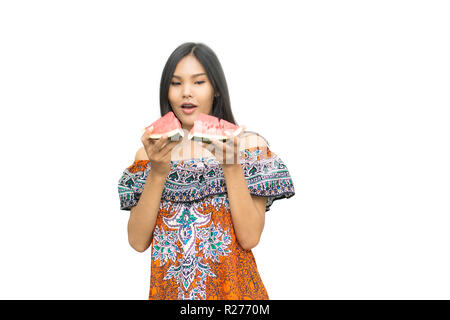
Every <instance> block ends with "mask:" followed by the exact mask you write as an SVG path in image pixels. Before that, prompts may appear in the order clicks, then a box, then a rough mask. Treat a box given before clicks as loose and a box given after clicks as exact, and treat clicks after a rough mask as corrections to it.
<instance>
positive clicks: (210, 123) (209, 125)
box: [188, 113, 242, 143]
mask: <svg viewBox="0 0 450 320" xmlns="http://www.w3.org/2000/svg"><path fill="white" fill-rule="evenodd" d="M225 130H227V131H229V133H230V134H232V135H236V136H237V135H238V134H239V133H240V132H241V131H242V127H239V126H237V125H235V124H233V123H231V122H228V121H226V120H223V119H220V120H219V119H218V118H217V117H214V116H210V115H207V114H204V113H199V115H198V116H197V119H196V120H194V125H193V126H192V128H191V131H190V132H189V135H188V139H191V140H195V141H203V142H206V143H210V142H211V139H215V140H219V141H226V140H227V134H226V133H225Z"/></svg>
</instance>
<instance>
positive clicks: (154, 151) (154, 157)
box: [141, 127, 182, 178]
mask: <svg viewBox="0 0 450 320" xmlns="http://www.w3.org/2000/svg"><path fill="white" fill-rule="evenodd" d="M152 129H153V128H152V127H150V129H145V130H144V131H145V132H144V134H143V135H142V138H141V141H142V144H143V145H144V148H145V152H146V153H147V157H148V159H149V160H150V163H151V171H152V172H154V173H156V174H158V175H161V176H163V177H164V178H166V177H167V175H168V174H169V172H170V158H171V153H172V149H173V148H174V147H175V146H176V145H177V144H178V143H180V142H181V140H182V139H181V138H180V139H179V140H178V141H171V140H169V138H168V137H167V134H164V135H163V136H162V137H161V138H160V139H158V140H154V139H150V134H151V131H152Z"/></svg>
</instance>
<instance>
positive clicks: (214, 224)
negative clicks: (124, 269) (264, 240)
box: [118, 147, 295, 300]
mask: <svg viewBox="0 0 450 320" xmlns="http://www.w3.org/2000/svg"><path fill="white" fill-rule="evenodd" d="M241 166H242V169H243V171H244V176H245V179H246V181H247V184H248V188H249V192H250V194H252V195H258V196H264V197H266V211H269V210H270V207H271V205H272V203H273V202H274V201H275V200H278V199H282V198H290V197H292V196H293V195H294V194H295V190H294V185H293V182H292V178H291V176H290V174H289V171H288V169H287V167H286V165H285V164H284V163H283V161H282V160H281V159H280V158H279V157H278V156H277V155H276V154H274V153H272V152H271V151H270V150H269V148H268V147H265V148H261V147H253V148H248V149H245V150H242V151H241ZM150 170H151V163H150V161H149V160H136V161H134V163H133V164H132V165H131V166H129V167H128V168H127V169H125V171H124V172H123V174H122V176H121V178H120V180H119V186H118V191H119V199H120V209H121V210H130V209H131V207H133V206H135V205H136V204H137V202H138V201H139V198H140V195H141V193H142V191H143V188H144V185H145V181H146V179H147V177H148V174H149V172H150ZM151 259H152V260H151V279H150V292H149V299H151V300H153V299H164V300H166V299H167V300H168V299H174V300H177V299H178V300H193V299H221V300H242V299H252V300H264V299H269V297H268V294H267V291H266V289H265V287H264V284H263V282H262V280H261V277H260V275H259V272H258V269H257V265H256V262H255V259H254V256H253V253H252V251H251V250H245V249H243V248H242V247H241V246H240V244H239V242H238V240H237V238H236V235H235V233H234V228H233V224H232V219H231V211H230V206H229V201H228V195H227V190H226V184H225V177H224V174H223V171H222V167H221V165H220V164H219V163H218V162H217V160H216V159H215V158H213V157H211V158H197V159H189V160H177V161H171V169H170V172H169V174H168V176H167V178H166V181H165V185H164V190H163V194H162V197H161V202H160V206H159V212H158V216H157V220H156V226H155V230H154V232H153V240H152V254H151Z"/></svg>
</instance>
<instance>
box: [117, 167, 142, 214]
mask: <svg viewBox="0 0 450 320" xmlns="http://www.w3.org/2000/svg"><path fill="white" fill-rule="evenodd" d="M149 170H150V164H149V160H135V161H134V163H133V164H132V165H131V166H129V167H128V168H126V169H125V170H124V171H123V173H122V176H121V177H120V180H119V185H118V191H119V200H120V210H128V211H130V210H131V208H132V207H134V206H135V205H137V203H138V201H139V198H140V196H141V194H142V190H143V189H144V185H145V181H146V179H147V176H148V172H149Z"/></svg>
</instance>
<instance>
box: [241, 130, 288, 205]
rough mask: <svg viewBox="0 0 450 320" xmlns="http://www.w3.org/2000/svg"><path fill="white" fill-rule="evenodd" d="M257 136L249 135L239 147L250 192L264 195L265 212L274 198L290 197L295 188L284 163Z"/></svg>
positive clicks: (264, 141)
mask: <svg viewBox="0 0 450 320" xmlns="http://www.w3.org/2000/svg"><path fill="white" fill-rule="evenodd" d="M259 137H260V136H259ZM259 137H255V136H252V137H250V142H249V143H248V141H249V140H248V139H247V140H246V141H247V143H246V144H245V145H244V146H243V148H241V164H242V167H243V170H244V176H245V179H246V181H247V185H248V188H249V191H250V194H251V195H256V196H263V197H266V212H267V211H269V210H270V207H271V206H272V204H273V202H274V201H275V200H280V199H288V198H291V197H292V196H294V194H295V190H294V183H293V181H292V177H291V175H290V173H289V170H288V168H287V166H286V164H285V163H284V162H283V160H282V159H281V158H280V157H279V156H278V155H276V154H275V153H273V152H272V151H271V150H270V148H269V146H268V143H267V141H266V140H265V139H261V138H259ZM252 140H253V141H252Z"/></svg>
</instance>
